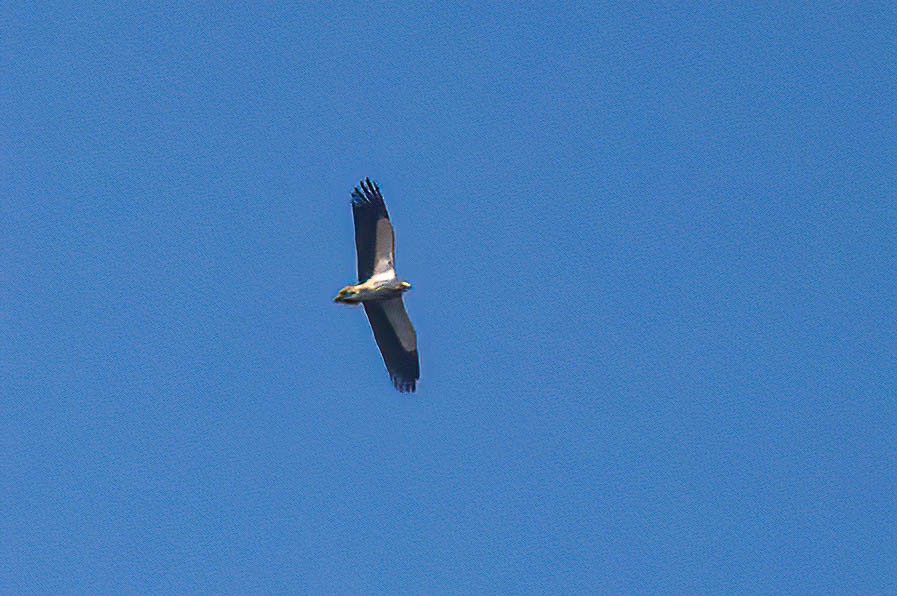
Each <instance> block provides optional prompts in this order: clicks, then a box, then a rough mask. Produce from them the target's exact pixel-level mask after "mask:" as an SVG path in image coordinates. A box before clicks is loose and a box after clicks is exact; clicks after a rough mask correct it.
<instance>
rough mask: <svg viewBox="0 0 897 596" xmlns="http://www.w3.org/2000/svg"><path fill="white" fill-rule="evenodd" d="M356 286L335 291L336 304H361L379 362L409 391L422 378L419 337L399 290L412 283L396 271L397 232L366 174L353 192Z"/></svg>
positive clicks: (402, 390) (398, 383)
mask: <svg viewBox="0 0 897 596" xmlns="http://www.w3.org/2000/svg"><path fill="white" fill-rule="evenodd" d="M352 215H353V216H354V218H355V252H356V253H357V255H358V284H356V285H354V286H346V287H345V288H343V289H342V290H340V291H339V294H337V295H336V298H334V299H333V301H334V302H342V303H344V304H359V303H360V304H363V305H364V312H366V313H367V315H368V321H369V322H370V323H371V329H373V330H374V339H376V340H377V346H378V347H379V348H380V354H382V355H383V362H385V363H386V369H387V370H388V371H389V376H390V378H392V382H393V384H394V385H395V386H396V389H398V390H399V391H401V392H403V393H406V392H413V391H414V390H415V388H416V384H417V380H418V379H419V378H420V365H419V363H418V358H417V335H416V334H415V333H414V327H412V326H411V320H410V319H409V318H408V313H407V312H405V304H404V303H403V302H402V294H403V293H404V292H407V291H408V290H410V289H411V284H410V283H408V282H407V281H404V280H402V279H399V278H398V277H397V276H396V269H395V243H396V242H395V234H393V231H392V224H391V223H390V222H389V214H387V212H386V204H385V203H384V202H383V195H381V194H380V189H379V188H377V184H376V183H374V182H372V181H371V179H370V178H365V179H364V180H362V181H361V183H360V184H359V185H358V186H356V187H355V190H354V191H353V192H352Z"/></svg>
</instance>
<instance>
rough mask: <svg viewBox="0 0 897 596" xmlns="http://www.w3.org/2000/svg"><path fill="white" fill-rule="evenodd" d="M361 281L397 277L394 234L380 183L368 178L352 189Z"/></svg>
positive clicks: (356, 246)
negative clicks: (378, 185) (378, 184)
mask: <svg viewBox="0 0 897 596" xmlns="http://www.w3.org/2000/svg"><path fill="white" fill-rule="evenodd" d="M352 216H353V217H354V219H355V252H356V253H357V255H358V281H359V282H363V281H366V280H368V279H370V278H371V277H374V276H383V277H384V278H390V277H395V244H396V241H395V235H394V234H393V231H392V224H391V223H390V222H389V214H388V213H387V212H386V204H385V203H384V202H383V195H381V194H380V189H379V188H377V184H376V183H375V182H372V181H371V179H370V178H365V179H364V180H363V181H362V182H361V184H360V185H359V186H356V187H355V190H354V191H352Z"/></svg>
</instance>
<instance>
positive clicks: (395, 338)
mask: <svg viewBox="0 0 897 596" xmlns="http://www.w3.org/2000/svg"><path fill="white" fill-rule="evenodd" d="M363 304H364V311H365V312H366V313H367V315H368V321H370V323H371V329H373V330H374V339H376V340H377V346H378V347H379V348H380V354H381V355H382V356H383V362H385V363H386V369H387V370H388V371H389V376H390V378H392V382H393V384H394V385H395V386H396V389H398V390H399V391H401V392H403V393H407V392H413V391H414V389H415V387H416V384H417V380H418V379H419V378H420V364H419V362H418V359H417V335H416V334H415V333H414V327H412V326H411V319H409V318H408V313H407V312H405V304H404V303H403V302H402V297H401V296H397V297H395V298H390V299H389V300H377V301H373V302H364V303H363Z"/></svg>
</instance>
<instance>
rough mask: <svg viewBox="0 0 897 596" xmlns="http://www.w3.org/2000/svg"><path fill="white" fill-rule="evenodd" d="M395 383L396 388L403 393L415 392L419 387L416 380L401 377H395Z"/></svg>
mask: <svg viewBox="0 0 897 596" xmlns="http://www.w3.org/2000/svg"><path fill="white" fill-rule="evenodd" d="M392 382H393V385H395V386H396V389H398V390H399V392H401V393H414V390H415V389H417V383H416V381H413V380H412V381H407V380H405V379H400V378H398V377H394V378H393V380H392Z"/></svg>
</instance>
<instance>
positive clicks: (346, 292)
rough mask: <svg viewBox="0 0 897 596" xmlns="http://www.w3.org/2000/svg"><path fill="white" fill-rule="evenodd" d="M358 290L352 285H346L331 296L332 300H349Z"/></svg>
mask: <svg viewBox="0 0 897 596" xmlns="http://www.w3.org/2000/svg"><path fill="white" fill-rule="evenodd" d="M356 294H358V291H357V290H356V289H355V288H354V287H352V286H346V287H345V288H343V289H342V290H340V291H339V293H338V294H337V295H336V296H335V297H334V298H333V301H334V302H351V301H352V298H353V297H354V296H355V295H356Z"/></svg>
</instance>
